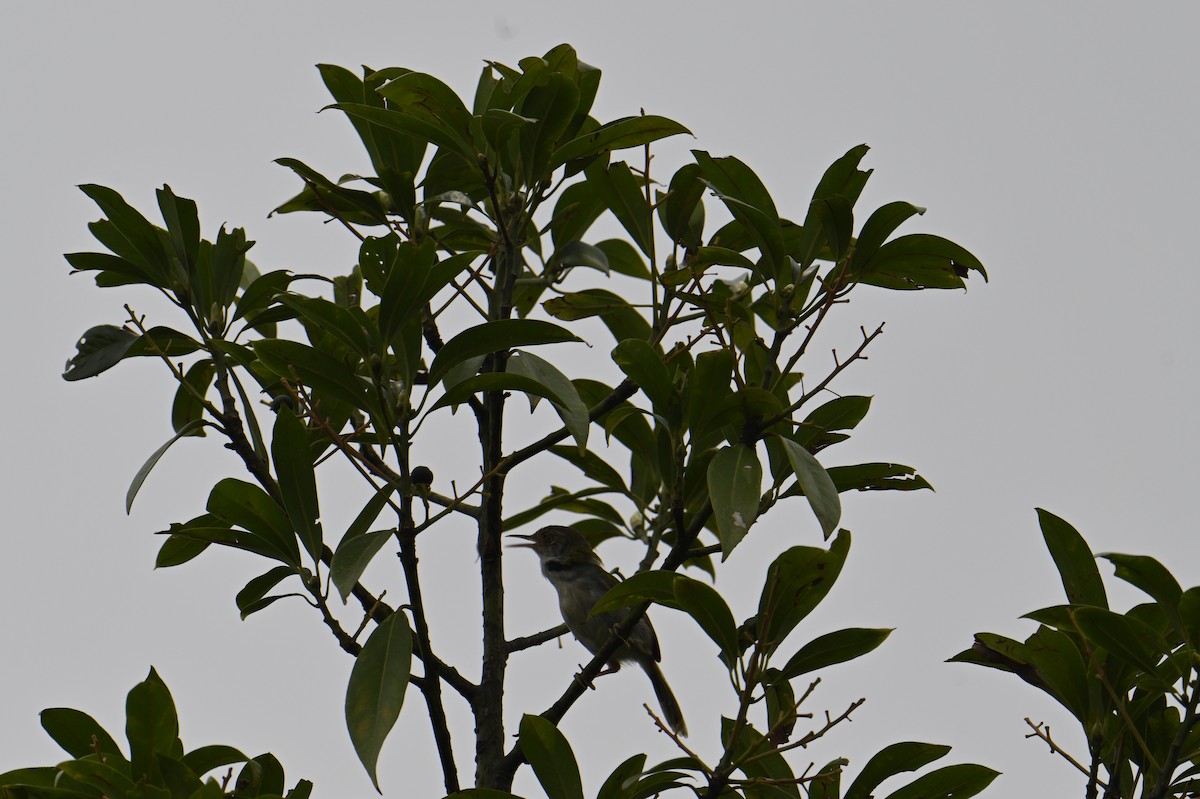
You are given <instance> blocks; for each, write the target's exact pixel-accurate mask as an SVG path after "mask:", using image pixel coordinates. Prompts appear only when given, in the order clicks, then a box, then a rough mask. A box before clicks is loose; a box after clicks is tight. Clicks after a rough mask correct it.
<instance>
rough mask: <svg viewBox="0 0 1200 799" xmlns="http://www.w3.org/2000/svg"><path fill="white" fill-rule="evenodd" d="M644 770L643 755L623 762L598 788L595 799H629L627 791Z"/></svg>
mask: <svg viewBox="0 0 1200 799" xmlns="http://www.w3.org/2000/svg"><path fill="white" fill-rule="evenodd" d="M645 768H646V756H645V755H644V754H639V755H633V756H632V757H630V758H629V759H628V760H625V761H624V762H623V763H621V765H619V766H617V767H616V768H615V769H613V770H612V773H611V774H609V775H608V777H607V778H606V779H605V780H604V784H603V785H601V786H600V791H599V792H598V793H597V794H596V799H629V797H630V790H629V789H630V788H631V787H632V786H633V785H635V784H636V783H637V779H638V777H640V776H641V775H642V772H643V771H644V770H645Z"/></svg>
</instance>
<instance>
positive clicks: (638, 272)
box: [596, 239, 650, 338]
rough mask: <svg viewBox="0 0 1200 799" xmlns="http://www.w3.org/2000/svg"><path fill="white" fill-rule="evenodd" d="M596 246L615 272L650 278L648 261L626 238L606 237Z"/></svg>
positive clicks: (643, 278)
mask: <svg viewBox="0 0 1200 799" xmlns="http://www.w3.org/2000/svg"><path fill="white" fill-rule="evenodd" d="M596 246H597V247H599V248H600V250H601V251H602V252H603V253H604V257H605V258H607V259H608V268H609V269H611V270H612V271H613V272H616V273H617V274H618V275H627V276H629V277H634V278H637V279H638V280H649V279H650V269H649V268H648V267H647V266H646V262H645V261H643V260H642V256H640V255H638V251H637V249H636V248H635V247H634V246H633V245H632V244H630V243H629V242H628V241H626V240H625V239H605V240H604V241H601V242H598V243H597V244H596ZM649 337H650V336H649V334H647V335H644V336H640V338H649ZM626 338H628V336H626Z"/></svg>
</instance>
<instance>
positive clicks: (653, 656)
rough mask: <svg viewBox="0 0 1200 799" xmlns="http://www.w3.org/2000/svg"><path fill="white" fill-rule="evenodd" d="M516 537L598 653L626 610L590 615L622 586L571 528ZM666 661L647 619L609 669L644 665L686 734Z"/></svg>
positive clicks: (675, 726)
mask: <svg viewBox="0 0 1200 799" xmlns="http://www.w3.org/2000/svg"><path fill="white" fill-rule="evenodd" d="M511 537H513V538H523V539H525V543H520V544H513V546H517V547H527V548H529V549H532V550H533V551H534V552H536V553H537V556H538V558H539V559H540V560H541V563H542V574H543V575H544V576H545V577H546V579H547V580H549V581H550V584H551V585H553V586H554V590H556V591H557V592H558V607H559V609H560V610H561V611H562V617H563V621H565V622H566V623H567V627H569V628H570V629H571V632H572V633H574V635H575V637H576V638H577V639H579V643H581V644H583V645H584V646H585V647H587V649H588V651H590V652H591V653H592V654H595V653H596V652H599V651H600V649H601V647H603V646H604V644H605V643H606V642H607V641H608V639H609V637H610V636H611V635H612V632H613V630H614V629H616V628H617V627H618V626H619V625H620V623H621V622H622V621H624V619H625V616H626V615H627V611H626V610H612V611H607V612H605V613H598V614H596V615H595V616H592V617H590V618H589V616H588V614H589V613H590V612H591V610H592V607H593V606H594V605H595V604H596V602H597V600H599V599H600V597H602V596H604V594H606V593H607V592H608V589H610V588H612V587H613V586H614V585H616V584H617V578H616V577H614V576H612V575H611V574H609V573H608V572H607V571H605V570H604V564H603V563H602V562H601V561H600V557H599V556H598V555H597V554H596V553H595V552H594V551H593V550H592V547H591V546H590V545H589V544H588V542H587V539H586V538H584V537H583V535H582V534H581V533H580V532H579V531H577V530H573V529H572V528H570V527H561V526H558V525H552V526H550V527H543V528H542V529H540V530H538V531H537V532H536V533H533V534H532V535H519V534H514V535H512V536H511ZM661 659H662V652H661V651H660V650H659V647H658V637H657V636H656V635H655V634H654V627H652V626H651V625H650V619H649V617H647V616H642V618H641V619H639V620H638V623H637V625H636V626H635V627H634V628H633V631H632V632H630V633H629V636H628V637H627V638H626V639H625V642H624V643H623V644H622V645H621V647H620V648H619V649H617V651H616V654H614V655H613V658H612V660H611V661H609V664H608V668H609V670H610V671H616V670H617V669H619V668H620V667H621V662H630V661H632V662H634V663H636V664H638V665H639V666H641V667H642V670H643V671H645V672H646V675H647V676H648V677H649V678H650V685H651V686H653V687H654V695H655V696H656V697H658V705H659V707H660V708H662V714H663V719H664V720H665V721H666V722H667V725H668V726H669V727H670V728H671V729H672V730H674V731H675V732H676V733H677V734H679V735H687V725H686V724H684V721H683V711H681V710H680V709H679V702H678V701H677V700H676V699H675V694H673V693H672V692H671V687H670V686H669V685H667V680H666V678H665V677H663V673H662V670H661V669H660V668H659V667H658V661H659V660H661Z"/></svg>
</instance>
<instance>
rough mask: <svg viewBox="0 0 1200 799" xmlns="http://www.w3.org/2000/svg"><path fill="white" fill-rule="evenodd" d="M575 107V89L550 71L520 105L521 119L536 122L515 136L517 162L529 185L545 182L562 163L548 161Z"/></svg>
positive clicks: (559, 75)
mask: <svg viewBox="0 0 1200 799" xmlns="http://www.w3.org/2000/svg"><path fill="white" fill-rule="evenodd" d="M578 107H579V87H577V86H576V85H575V83H574V82H573V81H572V80H571V79H570V78H568V77H567V76H566V75H563V74H562V73H559V72H551V73H550V74H548V75H547V76H546V79H545V80H544V81H542V82H540V83H539V84H538V85H536V86H534V87H533V88H532V89H531V90H530V91H529V94H527V95H526V96H525V100H524V102H522V103H521V108H520V112H521V115H522V116H526V117H530V118H532V119H536V120H537V121H536V122H534V123H533V124H531V125H523V126H522V127H521V129H520V132H519V133H518V140H519V142H520V152H521V162H522V164H523V166H524V168H525V178H526V182H527V183H528V184H529V185H534V184H535V183H537V182H538V181H540V180H548V179H549V177H550V173H552V172H553V171H554V170H555V169H556V168H558V167H559V166H560V165H561V164H562V163H563V162H561V161H553V162H552V160H551V155H552V153H553V151H554V148H555V146H556V145H557V144H558V143H559V140H560V139H561V138H562V137H563V135H564V133H565V132H566V129H567V126H568V125H570V123H571V119H572V118H573V117H574V116H575V109H576V108H578Z"/></svg>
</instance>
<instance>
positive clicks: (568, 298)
mask: <svg viewBox="0 0 1200 799" xmlns="http://www.w3.org/2000/svg"><path fill="white" fill-rule="evenodd" d="M542 307H543V308H545V309H546V313H548V314H550V315H551V316H553V317H555V318H557V319H562V320H563V321H564V322H573V321H575V320H576V319H585V318H587V317H590V316H599V317H600V321H601V322H603V323H604V325H605V327H607V328H608V329H609V332H611V333H612V336H613V338H614V339H616V341H617V342H618V343H620V342H622V341H624V340H625V339H630V338H632V339H641V340H643V341H645V340H647V339H649V338H650V335H651V332H650V323H649V322H647V321H646V319H645V317H643V316H642V315H641V314H640V313H638V312H637V310H636V309H634V308H633V307H632V306H630V304H629V302H628V301H627V300H625V299H623V298H621V297H618V296H617V295H616V294H613V293H612V292H611V291H606V290H604V289H584V290H583V291H577V292H573V293H567V294H562V295H560V296H558V297H553V298H551V299H549V300H546V301H545V302H544V303H542Z"/></svg>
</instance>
